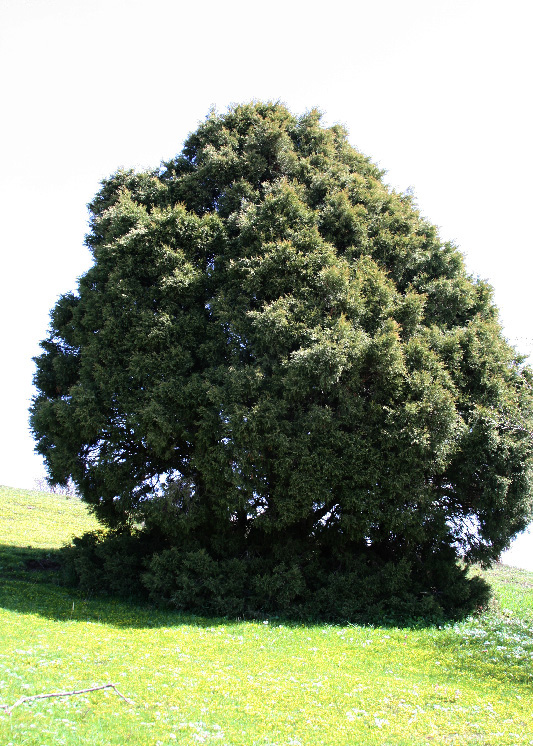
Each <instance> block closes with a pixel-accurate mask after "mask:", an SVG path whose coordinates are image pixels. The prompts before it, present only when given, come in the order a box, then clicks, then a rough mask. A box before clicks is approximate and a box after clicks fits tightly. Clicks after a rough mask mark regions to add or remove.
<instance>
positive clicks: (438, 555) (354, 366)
mask: <svg viewBox="0 0 533 746" xmlns="http://www.w3.org/2000/svg"><path fill="white" fill-rule="evenodd" d="M90 210H91V215H92V218H91V232H90V234H89V236H88V238H87V243H88V245H89V247H90V248H91V250H92V252H93V255H94V266H93V267H92V268H91V269H90V270H89V271H88V272H87V273H86V274H85V275H84V276H83V277H82V278H81V279H80V281H79V290H78V293H77V294H68V295H65V296H63V297H62V298H61V299H60V300H59V301H58V303H57V305H56V306H55V308H54V309H53V311H52V315H51V318H52V323H51V331H50V336H49V338H48V339H47V340H45V341H43V342H42V348H43V351H44V352H43V354H42V355H41V356H40V357H39V358H37V359H36V364H37V373H36V376H35V383H36V387H37V390H38V395H37V396H36V398H35V400H34V403H33V406H32V413H31V424H32V428H33V431H34V434H35V437H36V439H37V443H38V445H37V449H38V451H39V452H40V453H41V454H43V456H44V457H45V459H46V463H47V466H48V469H49V474H50V478H51V480H52V481H53V482H57V483H61V482H65V481H66V480H68V479H69V478H72V479H73V480H74V482H75V483H76V485H77V486H78V489H79V492H80V494H81V495H82V497H83V498H84V500H86V501H87V503H89V504H90V505H91V506H92V508H93V510H94V511H95V513H96V514H97V515H98V517H99V518H100V519H101V520H102V521H103V522H105V523H106V524H107V525H108V526H109V527H110V528H112V529H113V530H114V532H115V535H116V534H117V532H119V533H120V532H123V533H124V531H126V530H128V531H130V532H131V531H132V530H133V529H132V527H133V526H138V525H139V524H141V525H142V526H143V528H142V529H141V530H140V533H141V534H144V537H145V539H146V537H147V536H150V537H152V540H153V544H152V545H151V549H150V550H149V552H148V560H149V561H150V563H151V564H150V569H149V572H148V573H147V574H145V575H144V583H145V584H146V585H147V586H148V587H150V588H151V590H152V592H153V593H154V594H155V595H158V594H159V595H163V596H165V595H166V596H167V597H169V598H172V599H173V600H174V602H175V603H176V604H177V605H178V606H182V607H183V606H185V607H186V606H192V607H195V606H196V607H198V606H199V605H200V606H201V605H202V604H203V607H204V608H205V609H209V610H212V611H221V610H222V611H234V610H237V611H247V610H248V611H250V612H254V611H257V610H261V609H275V608H281V609H284V610H285V611H286V610H287V609H288V608H289V607H290V608H293V609H300V610H302V609H304V610H305V609H308V610H309V609H312V610H314V611H316V612H317V613H320V614H329V615H330V616H332V617H343V616H344V617H350V616H351V617H356V616H357V615H361V614H362V615H364V613H365V609H368V608H370V607H372V608H374V609H380V610H387V609H392V610H393V611H394V610H395V611H397V612H398V613H401V610H402V609H404V610H405V609H407V608H408V607H409V605H410V604H411V605H413V604H414V606H416V605H417V604H418V605H419V608H420V609H426V610H428V609H429V610H442V609H444V610H445V611H448V612H453V611H454V610H457V609H458V608H465V609H466V608H467V607H468V608H470V607H471V606H472V604H473V603H474V602H475V601H476V599H478V598H480V597H481V596H480V595H479V587H478V586H477V585H475V584H472V583H470V584H469V582H467V581H466V576H465V573H464V569H461V568H459V566H458V564H457V560H458V559H459V558H460V559H461V561H462V562H466V563H467V564H468V563H471V562H476V561H481V562H484V563H490V562H491V561H493V560H495V559H497V558H498V556H499V554H500V552H501V551H502V550H503V549H505V548H506V547H507V546H508V545H509V541H510V539H511V538H512V537H513V536H514V535H515V534H516V533H517V532H518V531H519V530H521V529H523V528H524V526H525V525H526V523H527V521H528V519H529V516H530V511H531V495H532V492H531V484H530V476H529V475H530V468H531V454H532V440H531V428H532V412H531V403H532V393H531V374H530V371H529V369H527V368H525V367H524V366H523V365H522V364H521V360H520V358H518V357H517V356H516V353H515V352H514V350H513V349H512V348H511V347H509V345H508V344H507V343H506V342H505V340H504V338H503V337H502V333H501V328H500V325H499V322H498V314H497V310H496V308H495V306H494V305H493V303H492V298H491V289H490V287H488V286H487V285H486V284H485V283H484V282H482V281H479V280H474V279H473V278H471V277H470V276H469V275H468V274H467V273H466V271H465V268H464V265H463V260H462V257H461V254H460V253H459V252H458V251H457V250H456V249H455V248H454V246H452V245H450V244H448V243H443V242H442V241H441V240H440V238H439V236H438V233H437V230H436V229H435V227H434V226H432V225H431V224H430V223H428V222H427V221H426V220H425V219H423V218H422V217H421V216H420V214H419V213H418V211H417V210H416V209H415V207H414V206H413V203H412V200H411V198H410V197H409V196H406V195H401V194H397V193H394V192H391V191H390V190H389V189H388V188H387V187H386V186H385V185H384V183H383V181H382V173H381V172H380V171H379V170H378V169H377V168H376V167H375V166H374V165H373V164H372V163H371V162H370V161H369V160H368V159H367V158H365V157H364V156H362V155H361V154H360V153H358V152H357V151H356V150H354V149H353V148H352V147H351V146H350V145H349V144H348V141H347V137H346V133H345V131H344V130H343V129H342V128H341V127H338V126H335V127H331V128H324V127H323V126H321V124H320V115H319V114H318V113H317V112H316V111H311V112H310V113H308V114H306V115H304V116H302V117H299V118H296V117H294V116H292V115H291V114H290V113H289V112H288V111H287V109H286V108H284V107H283V106H281V105H277V104H253V105H246V106H236V107H234V108H232V109H230V110H229V111H228V112H227V113H226V114H224V115H217V114H215V113H212V114H210V115H209V116H208V118H207V119H206V121H205V122H204V123H203V124H201V125H200V126H199V128H198V130H197V131H196V132H195V133H194V134H192V135H190V137H189V138H188V140H187V141H186V143H185V146H184V148H183V152H182V153H181V155H179V156H177V157H176V158H175V159H174V160H172V161H170V162H168V163H164V164H163V166H162V167H161V169H159V170H156V171H153V172H144V173H134V172H133V171H120V172H118V173H116V174H115V175H114V176H112V177H111V178H110V179H108V180H106V181H104V182H103V184H102V189H101V191H100V192H99V194H98V195H97V196H96V198H95V200H94V201H93V203H92V204H91V205H90ZM135 531H137V532H139V529H138V528H137V529H135ZM144 546H145V547H146V543H145V545H144ZM146 551H148V550H146ZM230 578H231V582H230V580H229V579H230ZM228 599H230V600H228Z"/></svg>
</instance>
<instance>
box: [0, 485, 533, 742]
mask: <svg viewBox="0 0 533 746" xmlns="http://www.w3.org/2000/svg"><path fill="white" fill-rule="evenodd" d="M36 494H37V493H23V492H22V491H16V490H12V491H7V492H6V491H4V490H2V491H1V492H0V496H1V497H2V503H3V506H2V515H1V516H0V540H1V542H2V543H3V544H4V546H3V547H2V548H1V557H0V559H1V562H0V564H2V565H3V567H4V568H6V567H7V570H6V571H4V570H0V573H1V574H2V580H3V582H2V584H1V586H0V638H1V645H0V704H12V703H13V702H15V701H16V700H17V699H18V698H19V697H21V696H24V695H30V694H37V693H41V692H53V691H64V690H73V689H77V688H83V687H89V686H92V685H97V684H104V683H107V682H112V683H115V684H116V685H117V687H118V688H119V690H120V691H121V692H122V693H123V694H124V695H125V696H126V697H128V698H130V699H131V700H133V702H134V704H133V705H130V704H128V703H126V702H124V701H123V700H121V699H120V698H119V697H117V695H116V694H115V693H114V692H113V691H110V690H104V691H99V692H92V693H88V694H84V695H79V696H75V697H68V698H62V699H52V700H37V701H34V702H28V703H26V704H24V705H21V706H20V707H17V708H16V709H15V710H14V711H13V712H12V714H11V715H8V714H6V713H4V712H3V711H0V742H1V743H2V744H5V745H6V746H9V745H11V746H22V745H23V744H24V746H26V745H28V746H56V745H58V744H59V745H61V746H81V744H87V743H90V744H95V746H124V744H125V743H128V744H131V745H132V746H168V745H169V744H183V745H187V746H189V745H190V744H197V743H205V744H209V743H217V744H220V745H221V746H222V745H224V744H226V745H227V746H274V745H276V746H282V745H283V746H285V745H286V746H298V745H301V746H316V745H318V744H324V745H326V746H340V745H341V744H342V746H357V745H358V744H361V746H362V745H364V746H367V745H369V746H378V745H379V746H386V745H389V746H407V745H409V746H419V745H420V746H422V745H425V744H439V745H442V746H444V745H445V744H446V745H449V744H454V745H455V746H464V745H465V744H476V746H477V745H478V744H486V745H487V746H489V744H490V746H511V745H512V744H520V745H522V744H530V743H533V725H532V723H531V704H532V684H533V661H532V658H533V629H532V627H533V622H531V617H530V609H531V584H533V575H532V574H530V573H524V572H522V571H508V570H507V569H505V568H504V569H502V568H500V567H498V568H496V570H495V571H493V574H494V577H495V578H496V581H497V582H495V588H496V593H497V601H496V602H495V605H494V608H493V610H492V612H491V613H489V614H486V615H484V616H483V617H480V618H471V619H469V620H467V621H465V622H462V623H460V624H455V625H448V626H445V627H444V628H442V629H438V628H432V627H428V628H420V629H397V628H392V629H387V628H384V627H383V628H381V627H359V626H350V625H346V626H328V625H313V626H309V625H307V626H306V625H297V624H294V625H288V624H283V623H280V621H279V620H277V619H268V620H258V621H256V622H239V621H232V620H227V619H203V618H199V617H186V616H182V615H179V614H177V613H173V612H169V611H161V610H157V609H155V608H152V607H150V606H149V605H133V604H128V603H125V602H121V601H116V600H114V599H111V598H103V597H93V598H84V597H83V596H82V595H80V594H79V593H78V592H75V591H72V589H68V588H64V587H60V586H58V585H56V584H55V583H54V572H56V571H54V569H53V568H50V567H49V568H46V567H45V568H43V569H42V570H41V571H39V570H36V569H32V568H31V567H28V566H27V564H24V563H25V562H26V560H27V559H31V558H34V557H35V556H36V555H35V551H37V550H39V551H41V552H44V553H45V555H44V556H47V554H48V555H50V557H51V558H53V557H54V556H55V555H54V549H57V547H58V546H60V545H61V543H62V542H64V541H66V540H68V539H69V538H70V536H69V535H68V534H69V531H70V530H71V528H72V527H73V523H75V522H76V521H78V520H79V521H80V522H81V523H83V527H82V528H80V529H78V528H76V527H74V531H75V532H77V531H78V530H79V531H85V530H88V527H87V526H86V525H85V523H84V522H85V521H90V520H91V519H90V518H89V517H88V516H87V515H85V516H83V511H84V510H85V508H84V506H83V504H82V503H78V502H77V501H74V500H72V499H71V500H68V501H67V500H66V499H65V498H57V497H54V496H52V497H50V496H47V495H46V496H45V495H40V496H37V497H36ZM28 499H31V501H32V503H31V504H32V505H40V506H42V513H43V516H42V519H43V523H42V525H43V528H42V531H41V522H40V521H41V508H39V512H37V513H35V512H34V513H32V515H34V519H33V531H34V537H35V538H34V539H32V537H31V531H30V527H29V524H28V523H27V521H26V520H25V519H21V520H17V521H9V520H5V518H6V517H7V518H9V517H10V516H11V517H12V516H13V515H16V514H17V511H18V514H19V515H22V516H23V517H24V516H25V515H26V514H25V512H24V508H23V503H24V500H28ZM11 503H12V504H11ZM17 506H18V507H17ZM56 508H57V511H56ZM70 508H73V511H80V512H79V513H78V517H77V518H75V519H74V517H73V516H72V515H69V512H68V511H69V509H70ZM63 509H65V510H64V512H62V511H63ZM54 511H56V512H55V513H54ZM28 512H31V511H28ZM54 516H55V517H54ZM45 519H46V520H45ZM80 525H81V524H80ZM17 526H18V528H17ZM54 526H55V529H54ZM93 527H94V524H93V525H92V526H89V528H93ZM54 531H55V532H56V533H55V535H56V536H57V539H56V540H55V543H54ZM28 545H30V547H32V549H28ZM6 546H7V547H9V548H8V549H6ZM17 547H18V548H19V549H20V550H21V551H22V550H24V552H26V554H25V553H24V552H23V553H22V554H17V552H18V549H17ZM33 547H35V548H36V549H33ZM32 552H34V554H32ZM6 557H8V561H7V563H6V560H5V558H6ZM9 557H11V560H9ZM17 562H18V564H17ZM10 563H11V564H10ZM14 565H16V572H15V571H12V570H9V567H11V568H13V566H14ZM491 580H492V578H491ZM521 593H523V594H524V599H525V602H524V603H525V614H524V615H522V612H521V604H520V594H521ZM528 599H529V600H528ZM505 609H507V610H508V611H507V612H506V611H504V610H505ZM509 612H512V614H509Z"/></svg>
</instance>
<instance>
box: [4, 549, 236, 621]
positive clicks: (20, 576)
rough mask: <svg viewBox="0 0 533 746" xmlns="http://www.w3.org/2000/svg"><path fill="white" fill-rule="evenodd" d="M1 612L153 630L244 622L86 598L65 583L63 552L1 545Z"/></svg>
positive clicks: (98, 597)
mask: <svg viewBox="0 0 533 746" xmlns="http://www.w3.org/2000/svg"><path fill="white" fill-rule="evenodd" d="M0 608H3V609H6V610H9V611H14V612H17V613H19V614H37V615H39V616H41V617H44V618H45V619H49V620H51V621H58V622H73V621H76V622H90V623H97V624H98V623H100V624H109V625H112V626H114V627H127V628H136V629H149V628H157V627H173V626H181V625H185V624H186V625H188V626H197V627H212V626H216V625H222V624H223V625H226V626H228V625H229V624H238V623H239V621H238V620H228V619H219V618H206V617H200V616H194V615H186V614H181V613H180V612H177V611H171V610H161V609H158V608H155V607H154V606H153V605H151V604H149V603H143V602H140V601H128V600H124V599H117V598H115V597H113V596H107V595H103V594H102V595H92V596H87V594H84V593H82V592H81V591H79V590H78V589H76V588H70V587H67V586H65V585H62V583H61V567H60V551H59V550H58V549H35V548H33V547H15V546H10V545H6V544H0Z"/></svg>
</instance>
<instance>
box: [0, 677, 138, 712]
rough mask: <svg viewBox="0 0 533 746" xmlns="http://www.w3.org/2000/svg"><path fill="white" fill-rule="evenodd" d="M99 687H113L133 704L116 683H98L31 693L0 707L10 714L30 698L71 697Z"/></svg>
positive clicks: (120, 695)
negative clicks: (72, 689)
mask: <svg viewBox="0 0 533 746" xmlns="http://www.w3.org/2000/svg"><path fill="white" fill-rule="evenodd" d="M99 689H113V690H114V692H115V694H118V696H119V697H122V699H123V700H124V701H125V702H128V704H130V705H132V704H133V702H132V701H131V699H128V698H127V697H125V696H124V695H123V694H121V693H120V692H119V690H118V689H117V686H116V684H100V686H90V687H88V688H87V689H76V690H74V691H72V692H52V693H48V694H32V695H31V696H30V697H21V698H20V699H19V700H17V701H16V702H15V704H13V705H0V709H2V710H5V711H6V712H7V713H8V714H9V715H11V712H12V711H13V710H14V708H15V707H18V705H22V704H24V702H30V701H31V700H32V699H49V698H50V697H72V696H74V695H75V694H85V693H86V692H96V691H98V690H99Z"/></svg>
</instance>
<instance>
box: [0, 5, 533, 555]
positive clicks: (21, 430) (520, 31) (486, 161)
mask: <svg viewBox="0 0 533 746" xmlns="http://www.w3.org/2000/svg"><path fill="white" fill-rule="evenodd" d="M530 8H531V5H530V3H528V2H526V0H507V1H506V2H505V3H503V2H501V0H499V1H498V2H493V1H492V0H372V2H368V0H364V1H363V0H351V1H350V2H341V1H340V0H329V2H327V3H316V4H315V3H312V2H309V0H306V2H304V1H303V0H302V1H300V0H298V1H295V0H269V2H263V3H252V2H250V0H246V1H245V0H226V2H224V3H220V2H214V1H213V0H205V1H204V2H203V3H190V2H189V3H185V2H180V1H179V0H175V1H174V2H172V1H171V0H142V1H139V0H0V67H1V69H2V71H3V74H2V82H1V84H0V85H1V111H2V114H1V123H2V138H1V140H0V143H1V145H0V211H1V214H0V217H1V222H0V235H1V246H2V274H1V292H0V303H1V312H2V315H1V319H2V325H3V328H2V342H3V344H2V348H3V355H2V363H1V373H0V375H1V377H2V380H1V383H2V389H1V390H2V395H3V403H2V427H1V428H0V438H1V443H0V484H6V485H12V486H17V487H32V486H33V485H34V482H35V479H36V477H39V476H41V475H42V473H43V467H42V464H41V461H40V459H39V458H38V457H37V456H35V455H34V454H33V443H32V440H31V438H30V435H29V432H28V424H27V419H28V417H27V408H28V405H29V401H30V398H31V396H32V386H31V379H32V375H33V364H32V362H31V358H32V356H33V355H36V354H38V352H39V348H38V343H39V340H41V339H42V338H43V337H44V336H45V334H46V329H47V326H48V313H49V310H50V308H51V307H52V306H53V305H54V303H55V301H56V300H57V298H58V296H59V295H60V294H61V293H64V292H66V291H68V290H71V289H74V288H75V286H76V278H77V277H78V276H79V275H80V274H82V273H83V272H85V271H86V270H87V268H88V267H89V265H90V255H89V253H88V251H87V250H86V249H85V248H84V246H83V237H84V234H85V233H86V230H87V212H86V208H85V205H86V204H87V203H88V202H89V200H90V199H91V198H92V197H93V196H94V194H95V192H96V191H97V189H98V184H99V181H100V179H102V178H103V177H105V176H108V175H109V174H111V173H113V172H114V171H116V169H117V168H118V167H121V166H123V167H134V168H139V167H141V168H142V167H155V166H157V165H158V164H159V163H160V161H161V160H162V159H164V158H169V157H171V156H173V155H175V154H176V153H177V152H179V151H180V150H181V147H182V143H183V140H184V138H185V137H186V136H187V134H188V133H189V132H190V131H192V130H194V129H196V127H197V124H198V123H199V122H200V121H201V120H202V119H203V118H204V117H205V115H206V114H207V112H208V110H209V108H210V107H211V106H212V105H215V106H216V108H217V109H218V110H219V111H224V110H225V109H226V107H227V106H228V105H229V104H230V103H237V102H246V101H250V100H251V99H261V100H266V99H269V100H280V101H282V102H284V103H285V104H286V105H287V106H288V107H289V109H291V111H292V112H293V113H295V114H300V113H303V112H304V111H305V110H307V109H309V108H312V107H318V108H319V109H321V110H322V111H323V112H324V115H325V122H326V123H328V124H333V123H335V122H340V123H342V124H344V125H345V126H346V127H347V128H348V130H349V133H350V141H351V143H352V144H353V145H354V146H355V147H357V148H359V149H360V150H361V151H362V152H363V153H365V154H366V155H369V156H370V157H371V158H372V159H373V160H374V161H376V162H377V163H378V164H379V165H380V166H381V167H382V168H385V169H386V170H387V172H388V175H387V179H386V180H387V181H388V183H389V184H391V185H392V186H394V187H395V188H397V189H399V190H402V191H404V190H406V189H407V188H408V187H412V188H413V190H414V193H415V196H416V198H417V201H418V205H419V207H420V209H421V211H422V213H423V214H424V215H425V216H426V217H427V218H429V219H430V220H431V221H432V222H433V223H435V224H437V225H438V226H440V231H441V236H442V238H444V239H446V240H454V241H455V242H456V244H457V245H458V246H459V248H460V249H461V251H463V253H464V254H465V257H466V261H467V267H468V268H469V270H470V271H471V272H472V273H473V274H475V275H479V276H481V277H483V278H485V279H487V280H488V281H489V282H490V283H491V284H492V285H493V287H494V289H495V299H496V303H497V305H498V306H499V307H500V311H501V320H502V323H503V325H504V331H505V334H506V336H507V337H508V339H509V340H510V341H511V342H512V343H513V344H515V345H516V346H517V347H518V349H519V350H520V351H521V352H524V353H526V354H530V353H531V351H532V349H533V341H532V338H533V331H532V330H531V328H530V323H531V309H532V307H533V300H532V295H531V293H530V285H531V278H532V271H531V270H532V266H533V259H532V248H533V247H532V231H531V227H530V221H531V202H532V187H531V174H532V172H533V147H532V142H533V138H532V137H531V133H532V131H533V122H532V116H531V109H530V99H531V74H532V72H533V54H532V45H531V27H532V23H531V22H532V20H533V18H532V15H533V13H532V11H531V10H530ZM530 541H531V538H530V537H524V538H522V539H521V540H519V543H518V545H517V549H515V555H513V556H514V558H515V561H516V562H517V563H518V564H523V563H524V562H525V563H526V564H527V563H528V562H529V565H530V567H531V569H533V551H531V552H530V550H529V546H528V545H529V543H530ZM528 552H529V559H528V557H527V555H528Z"/></svg>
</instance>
